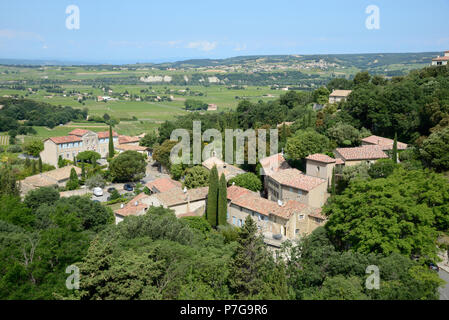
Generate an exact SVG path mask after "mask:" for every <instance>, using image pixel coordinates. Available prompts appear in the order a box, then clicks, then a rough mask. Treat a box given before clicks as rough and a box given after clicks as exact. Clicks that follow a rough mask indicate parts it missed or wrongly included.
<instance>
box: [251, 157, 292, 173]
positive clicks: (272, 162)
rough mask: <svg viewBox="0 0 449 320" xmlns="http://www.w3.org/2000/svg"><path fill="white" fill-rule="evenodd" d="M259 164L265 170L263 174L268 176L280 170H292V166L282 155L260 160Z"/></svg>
mask: <svg viewBox="0 0 449 320" xmlns="http://www.w3.org/2000/svg"><path fill="white" fill-rule="evenodd" d="M259 162H260V165H261V166H262V168H263V173H264V174H265V175H267V176H270V175H272V174H274V173H276V172H278V171H279V170H285V169H290V165H289V164H288V163H287V161H286V160H285V158H284V156H283V155H282V154H281V153H278V154H275V155H272V156H269V157H266V158H263V159H260V160H259Z"/></svg>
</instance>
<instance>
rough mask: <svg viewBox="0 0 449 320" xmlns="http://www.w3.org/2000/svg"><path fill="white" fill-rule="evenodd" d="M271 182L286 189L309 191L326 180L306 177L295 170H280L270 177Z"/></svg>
mask: <svg viewBox="0 0 449 320" xmlns="http://www.w3.org/2000/svg"><path fill="white" fill-rule="evenodd" d="M271 178H272V179H273V180H275V181H276V182H278V183H280V184H281V185H284V186H287V187H293V188H296V189H299V190H304V191H307V192H308V191H311V190H313V189H315V188H316V187H318V186H319V185H321V184H323V183H326V180H324V179H320V178H317V177H312V176H306V175H305V174H303V173H302V172H301V171H299V170H297V169H286V170H281V171H279V172H277V173H275V174H273V175H272V176H271Z"/></svg>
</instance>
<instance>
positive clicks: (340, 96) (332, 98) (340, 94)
mask: <svg viewBox="0 0 449 320" xmlns="http://www.w3.org/2000/svg"><path fill="white" fill-rule="evenodd" d="M351 92H352V91H351V90H334V91H332V93H331V94H330V95H329V103H330V104H333V103H338V102H340V101H345V100H346V99H347V98H348V96H349V95H350V94H351Z"/></svg>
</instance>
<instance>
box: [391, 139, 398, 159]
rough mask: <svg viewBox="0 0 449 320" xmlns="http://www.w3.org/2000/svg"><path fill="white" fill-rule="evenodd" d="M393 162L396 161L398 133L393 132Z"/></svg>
mask: <svg viewBox="0 0 449 320" xmlns="http://www.w3.org/2000/svg"><path fill="white" fill-rule="evenodd" d="M392 159H393V162H394V163H398V134H397V133H395V134H394V141H393V157H392Z"/></svg>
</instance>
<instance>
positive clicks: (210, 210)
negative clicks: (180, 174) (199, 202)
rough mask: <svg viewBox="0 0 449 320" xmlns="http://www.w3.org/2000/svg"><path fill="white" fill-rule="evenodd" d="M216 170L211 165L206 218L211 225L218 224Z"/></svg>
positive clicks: (215, 167)
mask: <svg viewBox="0 0 449 320" xmlns="http://www.w3.org/2000/svg"><path fill="white" fill-rule="evenodd" d="M217 214H218V170H217V166H215V165H214V166H213V168H212V170H211V171H210V175H209V191H208V193H207V208H206V219H207V221H209V223H210V225H211V226H212V227H214V228H215V227H216V226H217V224H218V221H217V220H218V217H217Z"/></svg>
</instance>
